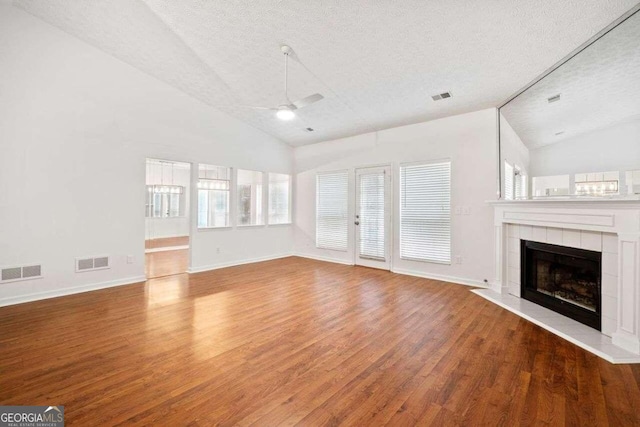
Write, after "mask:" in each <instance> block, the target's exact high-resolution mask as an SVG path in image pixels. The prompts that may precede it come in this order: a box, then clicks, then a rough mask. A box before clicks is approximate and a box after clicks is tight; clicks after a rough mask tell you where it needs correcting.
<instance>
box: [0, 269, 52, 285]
mask: <svg viewBox="0 0 640 427" xmlns="http://www.w3.org/2000/svg"><path fill="white" fill-rule="evenodd" d="M41 277H42V266H41V265H23V266H20V267H7V268H3V269H1V270H0V283H6V282H15V281H18V280H31V279H39V278H41Z"/></svg>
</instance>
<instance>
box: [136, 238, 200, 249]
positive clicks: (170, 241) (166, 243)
mask: <svg viewBox="0 0 640 427" xmlns="http://www.w3.org/2000/svg"><path fill="white" fill-rule="evenodd" d="M188 245H189V236H179V237H162V238H159V239H147V240H145V241H144V247H145V249H157V248H166V247H171V246H188Z"/></svg>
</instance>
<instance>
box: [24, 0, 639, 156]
mask: <svg viewBox="0 0 640 427" xmlns="http://www.w3.org/2000/svg"><path fill="white" fill-rule="evenodd" d="M636 3H637V1H636V0H615V1H612V0H597V1H596V0H565V1H556V0H539V1H524V0H519V1H514V0H484V1H481V2H478V1H471V0H464V1H463V0H461V1H450V0H448V1H447V0H434V1H424V0H405V1H399V0H395V1H391V0H352V1H338V0H316V1H309V0H278V1H276V0H215V1H204V0H171V1H169V0H96V1H86V0H47V1H43V0H16V1H15V2H14V4H15V5H16V6H18V7H20V8H22V9H24V10H26V11H28V12H29V13H31V14H33V15H35V16H37V17H40V18H41V19H43V20H44V21H46V22H49V23H50V24H52V25H54V26H56V27H58V28H60V29H62V30H64V31H66V32H68V33H70V34H73V35H75V36H77V37H78V38H80V39H82V40H84V41H85V42H87V43H90V44H92V45H94V46H95V47H97V48H99V49H101V50H103V51H105V52H106V53H108V54H110V55H112V56H114V57H116V58H118V59H120V60H122V61H124V62H127V63H129V64H130V65H132V66H134V67H136V68H138V69H139V70H141V71H143V72H145V73H147V74H149V75H151V76H153V77H156V78H158V79H160V80H162V81H164V82H166V83H168V84H170V85H172V86H174V87H176V88H177V89H179V90H181V91H184V92H186V93H187V94H189V95H191V96H193V97H195V98H197V99H199V100H201V101H203V102H204V103H206V104H208V105H210V106H212V107H215V108H217V109H219V110H222V111H224V112H226V113H228V114H230V115H232V116H234V117H237V118H238V119H240V120H243V121H244V122H246V123H247V124H249V125H251V126H254V127H256V128H258V129H261V130H263V131H264V132H266V133H268V134H271V135H273V136H275V137H277V138H279V139H281V140H282V141H284V142H287V143H289V144H291V145H293V146H300V145H305V144H309V143H313V142H318V141H324V140H329V139H335V138H340V137H345V136H349V135H355V134H359V133H364V132H370V131H374V130H379V129H384V128H389V127H394V126H401V125H405V124H410V123H416V122H421V121H426V120H431V119H435V118H439V117H444V116H449V115H453V114H460V113H464V112H468V111H473V110H478V109H482V108H488V107H494V106H498V105H499V104H500V103H501V102H503V101H504V100H506V99H507V98H508V97H509V96H510V95H512V94H513V93H514V92H516V91H517V90H518V89H520V88H521V87H523V86H524V85H525V84H526V83H528V82H529V81H531V80H532V79H533V78H534V77H536V76H537V75H539V74H540V73H542V72H543V71H544V70H546V69H547V68H549V67H550V66H552V65H553V64H554V63H556V62H557V61H559V60H560V59H561V58H563V57H564V56H565V55H567V54H568V53H569V52H571V51H572V50H574V49H575V48H576V47H578V46H579V45H580V44H582V43H583V42H584V41H586V40H587V39H589V38H590V37H591V36H593V35H594V34H596V33H597V32H598V31H600V30H601V29H602V28H603V27H605V26H606V25H607V24H609V23H610V22H611V21H613V20H615V19H616V18H618V17H619V16H620V15H622V14H623V13H624V12H626V11H627V10H629V9H630V8H631V7H633V6H634V5H635V4H636ZM281 44H288V45H290V46H291V47H293V49H294V51H295V52H296V54H297V56H298V58H299V59H300V62H301V63H297V62H294V61H291V62H290V65H291V66H290V73H289V74H290V88H289V89H290V95H291V96H290V97H291V98H292V99H298V98H302V97H305V96H307V95H310V94H312V93H315V92H319V93H322V94H323V95H324V96H325V99H324V100H322V101H320V102H318V103H316V104H313V105H311V106H309V107H307V108H304V109H302V110H298V114H297V117H296V118H295V119H294V120H292V121H288V122H285V121H280V120H278V119H277V118H275V115H274V113H273V111H268V110H254V109H251V108H247V107H245V106H244V105H263V106H277V105H278V104H281V103H282V102H283V88H282V86H283V56H282V53H281V52H280V49H279V46H280V45H281ZM445 91H451V92H452V94H453V97H452V98H449V99H445V100H441V101H433V100H432V99H431V95H434V94H438V93H441V92H445ZM307 127H311V128H313V129H315V131H314V132H308V131H306V130H305V128H307Z"/></svg>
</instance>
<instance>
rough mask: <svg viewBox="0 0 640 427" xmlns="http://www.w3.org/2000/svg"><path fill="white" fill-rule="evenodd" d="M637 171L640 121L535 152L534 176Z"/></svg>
mask: <svg viewBox="0 0 640 427" xmlns="http://www.w3.org/2000/svg"><path fill="white" fill-rule="evenodd" d="M637 169H640V118H639V119H637V120H634V121H628V122H624V123H619V124H617V125H614V126H611V127H608V128H605V129H600V130H597V131H594V132H590V133H588V134H585V135H578V136H576V137H573V138H570V139H567V140H565V141H562V142H558V143H555V144H552V145H548V146H546V147H541V148H538V149H535V150H531V174H532V176H545V175H561V174H571V175H573V174H576V173H588V172H604V171H627V170H637ZM620 176H621V177H623V176H624V174H621V175H620Z"/></svg>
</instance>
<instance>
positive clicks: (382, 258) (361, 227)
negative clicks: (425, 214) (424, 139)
mask: <svg viewBox="0 0 640 427" xmlns="http://www.w3.org/2000/svg"><path fill="white" fill-rule="evenodd" d="M391 200H392V199H391V166H379V167H369V168H359V169H356V214H355V216H356V217H355V226H356V227H355V229H356V251H355V254H356V260H355V263H356V265H363V266H366V267H373V268H381V269H384V270H390V269H391V241H392V240H391Z"/></svg>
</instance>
